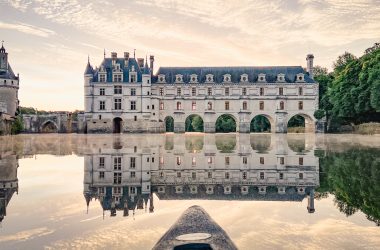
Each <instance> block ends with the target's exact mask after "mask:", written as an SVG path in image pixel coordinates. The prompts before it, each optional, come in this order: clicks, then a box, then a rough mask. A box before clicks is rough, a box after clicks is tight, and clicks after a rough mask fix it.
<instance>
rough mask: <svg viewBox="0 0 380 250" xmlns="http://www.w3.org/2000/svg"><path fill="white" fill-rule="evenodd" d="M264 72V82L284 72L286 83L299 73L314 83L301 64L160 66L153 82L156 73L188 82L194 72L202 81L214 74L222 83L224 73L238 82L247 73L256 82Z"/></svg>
mask: <svg viewBox="0 0 380 250" xmlns="http://www.w3.org/2000/svg"><path fill="white" fill-rule="evenodd" d="M261 73H263V74H265V77H266V82H269V83H274V82H276V79H277V75H278V74H281V73H282V74H285V81H286V82H287V83H292V82H295V80H296V76H297V74H299V73H303V74H304V75H305V82H306V83H314V80H313V79H311V78H310V77H309V75H308V73H307V72H305V70H304V69H303V68H302V67H301V66H265V67H247V66H242V67H160V68H159V69H158V72H157V74H156V76H155V77H154V80H153V82H157V80H158V75H165V80H166V83H174V81H175V76H176V75H177V74H181V75H183V81H184V82H185V83H188V82H189V81H190V76H191V75H192V74H196V75H197V76H198V82H200V83H204V82H205V81H206V75H208V74H212V75H214V82H215V83H222V82H223V79H224V75H225V74H230V75H231V81H232V82H240V77H241V75H242V74H247V75H248V81H249V82H257V79H258V75H259V74H261Z"/></svg>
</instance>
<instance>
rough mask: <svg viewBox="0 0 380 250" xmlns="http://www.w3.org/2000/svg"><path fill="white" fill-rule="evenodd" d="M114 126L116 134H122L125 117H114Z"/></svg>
mask: <svg viewBox="0 0 380 250" xmlns="http://www.w3.org/2000/svg"><path fill="white" fill-rule="evenodd" d="M112 127H113V133H114V134H120V133H121V132H122V131H123V119H121V118H120V117H115V118H113V120H112Z"/></svg>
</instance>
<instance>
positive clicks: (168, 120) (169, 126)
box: [164, 116, 174, 132]
mask: <svg viewBox="0 0 380 250" xmlns="http://www.w3.org/2000/svg"><path fill="white" fill-rule="evenodd" d="M164 122H165V132H174V118H173V117H172V116H166V117H165V119H164Z"/></svg>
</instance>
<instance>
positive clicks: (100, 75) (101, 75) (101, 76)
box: [99, 74, 106, 82]
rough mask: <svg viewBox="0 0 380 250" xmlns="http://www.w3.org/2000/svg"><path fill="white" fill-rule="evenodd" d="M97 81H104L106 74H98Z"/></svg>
mask: <svg viewBox="0 0 380 250" xmlns="http://www.w3.org/2000/svg"><path fill="white" fill-rule="evenodd" d="M99 82H106V75H105V74H99Z"/></svg>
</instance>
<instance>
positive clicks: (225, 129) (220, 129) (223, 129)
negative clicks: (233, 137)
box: [215, 114, 236, 133]
mask: <svg viewBox="0 0 380 250" xmlns="http://www.w3.org/2000/svg"><path fill="white" fill-rule="evenodd" d="M215 130H216V132H217V133H229V132H236V122H235V120H234V118H232V117H231V116H230V115H226V114H224V115H221V116H220V117H219V118H218V119H217V120H216V124H215Z"/></svg>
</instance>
